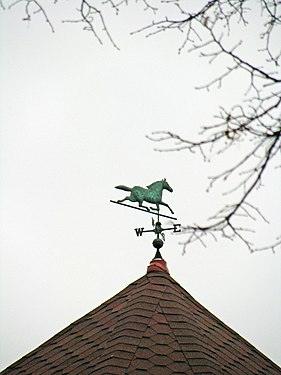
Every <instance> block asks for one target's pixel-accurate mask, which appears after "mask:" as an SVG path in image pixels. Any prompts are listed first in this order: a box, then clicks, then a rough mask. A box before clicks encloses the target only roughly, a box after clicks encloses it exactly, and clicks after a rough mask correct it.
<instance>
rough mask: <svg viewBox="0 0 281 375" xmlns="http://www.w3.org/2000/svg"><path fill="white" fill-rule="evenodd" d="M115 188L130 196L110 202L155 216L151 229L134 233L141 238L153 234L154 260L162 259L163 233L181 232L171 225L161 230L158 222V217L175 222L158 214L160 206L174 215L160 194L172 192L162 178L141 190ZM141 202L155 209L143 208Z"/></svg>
mask: <svg viewBox="0 0 281 375" xmlns="http://www.w3.org/2000/svg"><path fill="white" fill-rule="evenodd" d="M115 188H116V189H119V190H125V191H129V192H130V195H128V196H127V197H125V198H124V199H120V200H118V201H113V200H111V201H110V202H112V203H116V204H120V205H122V206H126V207H130V208H134V209H136V210H140V211H143V212H146V213H149V214H152V215H157V221H156V222H155V221H154V219H153V218H152V226H153V229H149V230H145V229H144V228H135V232H136V235H137V236H138V237H139V236H142V234H143V233H147V232H153V233H155V234H156V238H155V239H154V240H153V242H152V244H153V246H154V247H155V248H156V249H157V251H156V255H155V258H162V256H161V253H160V249H161V247H162V246H163V244H164V241H165V234H164V233H163V232H164V231H166V230H173V232H180V231H181V229H180V226H181V224H173V226H172V227H170V228H162V226H161V223H160V220H159V218H160V216H161V217H166V218H169V219H172V220H177V219H176V218H175V217H172V216H168V215H163V214H160V206H161V205H162V206H166V207H167V208H168V209H169V210H170V212H171V213H172V214H174V212H173V210H172V209H171V207H170V206H169V205H168V204H167V203H165V202H163V201H162V193H163V190H164V189H166V190H168V191H169V192H171V193H172V192H173V189H172V188H171V186H170V185H169V184H168V182H167V180H166V179H165V178H164V179H163V180H161V181H156V182H153V183H152V184H150V185H148V186H147V187H146V188H143V187H141V186H134V187H132V188H130V187H127V186H124V185H118V186H115ZM124 201H130V202H138V204H139V207H136V206H131V205H129V204H125V203H123V202H124ZM143 202H146V203H150V204H155V205H156V207H148V206H144V205H143ZM160 236H161V238H160Z"/></svg>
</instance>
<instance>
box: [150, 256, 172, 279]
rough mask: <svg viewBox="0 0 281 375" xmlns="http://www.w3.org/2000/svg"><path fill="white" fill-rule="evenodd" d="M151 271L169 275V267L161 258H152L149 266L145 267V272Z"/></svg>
mask: <svg viewBox="0 0 281 375" xmlns="http://www.w3.org/2000/svg"><path fill="white" fill-rule="evenodd" d="M153 271H160V272H166V273H167V274H168V275H170V273H169V269H168V267H167V262H166V261H165V260H164V259H162V258H154V259H152V261H151V262H150V264H149V266H148V267H147V273H149V272H153Z"/></svg>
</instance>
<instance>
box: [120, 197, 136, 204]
mask: <svg viewBox="0 0 281 375" xmlns="http://www.w3.org/2000/svg"><path fill="white" fill-rule="evenodd" d="M124 201H131V202H135V200H132V197H131V196H129V197H125V198H124V199H119V200H118V201H117V202H118V203H121V202H124Z"/></svg>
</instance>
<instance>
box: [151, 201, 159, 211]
mask: <svg viewBox="0 0 281 375" xmlns="http://www.w3.org/2000/svg"><path fill="white" fill-rule="evenodd" d="M155 204H156V207H150V208H151V209H152V210H153V211H158V212H159V203H155Z"/></svg>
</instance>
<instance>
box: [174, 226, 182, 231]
mask: <svg viewBox="0 0 281 375" xmlns="http://www.w3.org/2000/svg"><path fill="white" fill-rule="evenodd" d="M180 226H181V224H174V232H181V229H177V227H180Z"/></svg>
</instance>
